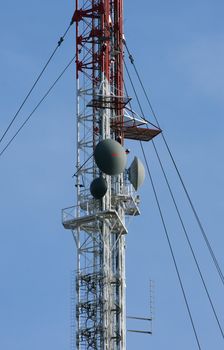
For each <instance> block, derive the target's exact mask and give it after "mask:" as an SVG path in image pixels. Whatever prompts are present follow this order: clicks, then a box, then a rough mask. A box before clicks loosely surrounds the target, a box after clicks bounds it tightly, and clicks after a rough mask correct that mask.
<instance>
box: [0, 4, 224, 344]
mask: <svg viewBox="0 0 224 350" xmlns="http://www.w3.org/2000/svg"><path fill="white" fill-rule="evenodd" d="M73 2H74V1H70V0H69V1H67V2H66V1H62V0H56V1H53V0H39V1H35V2H34V1H28V0H20V1H19V2H4V3H3V2H2V3H1V5H0V27H1V46H0V51H1V55H0V62H1V65H0V77H1V78H0V89H1V95H0V96H1V103H0V115H1V117H0V131H1V132H0V134H2V132H3V130H5V128H6V127H7V125H8V123H9V121H10V120H11V118H12V116H13V114H14V113H15V111H16V110H17V108H18V106H19V104H20V103H21V101H22V99H23V98H24V96H25V94H26V93H27V91H28V89H29V88H30V86H31V84H32V83H33V81H34V79H35V77H36V75H37V73H38V72H39V71H40V69H41V67H42V66H43V64H44V63H45V62H46V59H47V58H48V57H49V55H50V53H51V52H52V50H53V49H54V47H55V45H56V44H57V41H58V39H59V37H60V36H61V35H62V33H63V32H64V30H65V29H66V27H67V25H68V23H69V21H70V19H71V16H72V14H73V10H74V4H73ZM223 13H224V2H223V1H222V0H194V1H193V0H188V1H182V0H179V1H177V0H176V1H175V0H170V1H165V0H151V1H148V0H141V1H139V2H136V1H133V0H132V1H131V0H129V1H127V0H126V1H125V33H126V39H127V41H128V44H129V48H130V49H131V51H132V53H133V55H134V57H135V60H136V64H137V66H138V68H139V72H140V74H141V76H142V77H143V79H144V83H145V86H146V87H147V90H148V91H149V93H150V98H151V101H152V104H153V106H154V109H155V110H156V112H157V114H158V116H159V120H160V123H161V126H162V129H163V130H164V133H165V135H166V137H167V139H168V142H169V145H170V147H171V149H172V151H173V154H174V155H175V159H176V161H177V163H178V165H179V168H180V170H181V173H182V174H183V177H184V180H185V182H186V184H187V186H188V189H189V191H190V193H191V196H192V199H193V202H194V203H195V206H196V208H197V210H198V212H199V215H200V217H201V220H202V222H203V224H204V227H205V229H206V232H207V234H208V237H209V240H210V242H211V245H212V247H213V248H214V251H215V253H216V256H217V259H218V260H219V262H220V266H221V267H222V270H224V256H223V246H224V238H223V213H224V201H223V197H224V186H223V185H224V179H223V174H224V165H223V147H224V138H223V134H224V122H223V116H224V24H223ZM74 48H75V35H74V28H73V32H72V31H71V32H70V34H69V36H68V39H67V40H66V41H65V43H64V44H63V46H62V47H61V49H60V51H59V52H58V54H57V55H56V57H55V58H54V60H53V62H52V64H51V66H50V68H49V70H48V71H47V73H46V75H45V78H44V79H43V81H41V83H40V84H39V85H38V88H37V90H36V91H35V93H34V94H33V95H32V98H31V99H30V100H29V103H27V105H26V107H25V108H24V109H23V112H22V113H21V115H20V118H18V123H16V125H15V126H18V125H19V123H21V122H22V121H23V120H24V118H25V117H26V116H27V115H28V113H29V112H30V111H31V110H32V108H33V107H34V105H35V103H36V102H38V101H39V98H40V97H41V96H42V94H43V93H44V92H45V90H46V89H47V88H48V87H49V85H50V84H51V82H53V80H54V79H55V78H56V77H57V75H58V74H59V73H60V71H61V70H62V69H63V68H64V67H65V65H66V64H67V62H68V61H69V60H70V59H71V57H72V56H73V55H74ZM74 72H75V70H74V66H73V68H71V69H70V71H68V72H67V74H66V75H65V76H64V78H63V79H62V80H61V81H60V82H59V84H58V86H57V87H56V88H55V90H54V92H53V93H52V94H51V95H50V96H49V98H48V99H47V101H46V102H45V103H44V104H43V105H42V106H41V107H40V109H39V110H38V112H36V114H35V115H34V116H33V118H32V120H31V121H30V123H29V124H28V125H27V126H26V128H24V130H23V131H22V133H21V134H20V136H18V137H17V138H16V140H15V142H14V143H13V144H12V145H11V146H10V148H9V149H8V150H7V152H6V153H5V154H4V155H3V156H2V157H0V169H1V172H0V174H1V175H0V176H1V177H0V178H1V181H0V194H1V196H0V198H1V200H0V218H1V219H0V279H1V282H0V348H1V349H4V350H30V349H32V350H39V349H42V350H49V349H54V350H66V349H70V311H71V303H70V298H71V292H70V289H71V272H72V270H74V269H75V246H74V243H73V240H72V237H71V234H70V232H68V231H65V230H64V229H63V227H62V225H61V208H63V207H67V206H70V205H73V204H74V192H75V191H74V186H73V180H72V175H73V173H74V169H75V75H74ZM132 75H133V77H134V74H133V73H132ZM136 87H137V88H138V90H139V86H138V85H137V82H136ZM129 93H130V94H131V95H133V93H132V91H131V90H130V92H129ZM141 100H142V105H143V108H144V111H145V114H146V116H147V118H149V119H151V120H152V121H153V118H152V116H151V114H150V111H149V109H148V107H147V104H146V103H145V101H144V99H143V97H142V99H141ZM136 109H137V105H136ZM14 130H15V129H14ZM12 133H13V130H12ZM156 143H157V145H158V149H159V151H160V154H161V157H162V160H163V162H164V165H165V167H166V169H167V173H168V176H169V179H170V181H171V184H172V186H173V188H174V191H175V195H176V197H177V200H178V204H179V206H180V209H181V212H182V213H183V217H184V221H185V223H186V226H187V229H188V230H189V235H190V237H191V240H192V244H193V246H194V248H195V251H196V254H197V257H198V260H199V262H200V266H201V269H202V271H203V274H204V277H205V280H206V284H207V286H208V289H209V291H210V293H211V296H212V299H213V302H214V305H215V308H216V310H217V313H218V316H219V319H220V322H221V324H222V326H223V327H224V316H223V308H224V300H223V285H222V284H221V282H220V281H219V279H218V276H217V273H216V270H215V269H214V267H213V265H212V263H211V259H210V257H209V254H208V252H207V250H206V247H205V244H204V242H203V240H202V239H201V236H200V232H199V230H198V227H197V225H196V224H195V221H194V218H193V215H192V213H191V211H190V209H189V206H188V204H187V202H186V199H185V197H184V194H183V192H182V190H181V187H180V185H179V183H178V180H177V177H176V174H175V171H174V170H173V168H172V165H171V163H170V161H169V157H168V155H167V152H166V150H165V148H164V146H163V144H162V142H161V138H158V140H157V141H156ZM2 146H3V144H2ZM129 147H130V149H131V155H130V161H131V159H132V156H134V155H136V154H138V155H139V156H140V157H142V156H141V153H140V150H139V149H138V148H139V147H138V145H136V144H135V143H130V144H129ZM145 150H146V153H147V157H148V159H149V160H150V168H151V171H152V174H153V176H154V178H155V182H156V186H157V188H158V193H159V197H160V199H161V206H162V209H163V211H164V215H165V218H166V222H167V226H168V231H169V233H170V237H171V241H172V243H173V248H174V251H175V254H176V257H177V261H178V266H179V268H180V271H181V276H182V277H183V283H184V286H185V288H186V293H187V296H188V298H189V304H190V307H191V310H192V314H193V318H194V321H195V325H196V329H197V332H198V337H199V340H200V342H201V347H202V349H203V350H213V349H215V350H221V349H223V338H222V337H221V335H220V332H219V330H218V327H217V324H216V322H215V320H214V316H213V314H212V312H211V309H210V306H209V304H208V301H207V299H206V295H205V292H204V289H203V287H202V285H201V282H200V280H199V277H198V274H197V271H196V268H195V266H194V264H193V262H192V257H191V255H190V253H189V249H188V247H187V245H186V242H185V240H184V237H183V232H182V231H181V227H180V225H179V223H178V220H177V217H176V215H175V211H174V209H173V207H172V202H171V200H170V198H169V194H168V192H167V189H166V186H165V184H164V180H163V178H162V175H161V172H160V169H159V167H158V164H157V162H156V159H155V156H154V153H153V149H152V147H151V145H150V144H147V145H145ZM140 195H141V208H142V215H141V216H140V217H138V218H135V219H133V220H132V222H131V224H130V226H129V234H128V236H127V311H128V314H130V315H133V316H148V312H149V310H148V304H149V288H148V285H149V280H150V279H152V280H153V281H154V284H155V291H154V294H155V306H154V308H155V320H154V322H153V335H152V336H144V335H133V334H129V335H128V346H127V349H128V350H136V349H143V350H148V349H153V350H162V349H172V350H180V349H181V350H189V349H191V350H194V349H197V345H196V342H195V339H194V336H193V332H192V329H191V325H190V322H189V318H188V315H187V312H186V307H185V305H184V302H183V296H182V294H181V291H180V287H179V285H178V281H177V277H176V273H175V270H174V266H173V263H172V260H171V256H170V252H169V249H168V245H167V242H166V239H165V235H164V232H163V228H162V225H161V221H160V218H159V215H158V210H157V208H156V205H155V200H154V198H153V193H152V189H151V186H150V183H149V181H148V180H146V181H145V184H144V185H143V186H142V189H141V190H140ZM135 326H136V324H135ZM137 326H138V325H137ZM130 327H132V324H129V328H130Z"/></svg>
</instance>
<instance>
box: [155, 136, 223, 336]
mask: <svg viewBox="0 0 224 350" xmlns="http://www.w3.org/2000/svg"><path fill="white" fill-rule="evenodd" d="M152 143H153V147H154V150H155V153H156V156H157V159H158V161H159V164H160V167H161V170H162V173H163V176H164V178H165V181H166V184H167V187H168V189H169V192H170V195H171V197H172V200H173V204H174V206H175V209H176V212H177V215H178V217H179V220H180V223H181V226H182V229H183V231H184V234H185V237H186V240H187V243H188V245H189V248H190V251H191V253H192V256H193V259H194V262H195V264H196V266H197V270H198V273H199V275H200V278H201V281H202V283H203V286H204V289H205V292H206V294H207V297H208V300H209V303H210V305H211V308H212V311H213V314H214V317H215V319H216V322H217V324H218V327H219V330H220V332H221V335H222V337H223V339H224V332H223V329H222V326H221V324H220V321H219V319H218V316H217V313H216V310H215V307H214V305H213V302H212V299H211V296H210V293H209V291H208V288H207V286H206V283H205V280H204V277H203V275H202V272H201V269H200V266H199V263H198V260H197V258H196V255H195V252H194V249H193V247H192V244H191V241H190V238H189V235H188V233H187V230H186V227H185V225H184V222H183V218H182V216H181V213H180V211H179V209H178V206H177V202H176V200H175V197H174V194H173V191H172V189H171V186H170V183H169V180H168V178H167V175H166V173H165V170H164V167H163V164H162V161H161V158H160V156H159V154H158V151H157V148H156V146H155V142H154V141H152Z"/></svg>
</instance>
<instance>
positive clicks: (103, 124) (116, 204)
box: [63, 0, 155, 350]
mask: <svg viewBox="0 0 224 350" xmlns="http://www.w3.org/2000/svg"><path fill="white" fill-rule="evenodd" d="M73 22H75V24H76V82H77V163H76V174H75V179H76V183H75V186H76V190H77V193H76V194H77V196H76V197H77V203H76V205H75V206H73V207H70V208H66V209H64V210H63V225H64V227H65V228H66V229H70V230H72V234H73V237H74V239H75V242H76V247H77V273H76V282H75V284H76V327H75V328H76V334H75V335H74V334H73V336H74V337H75V338H74V348H76V349H77V350H82V349H97V350H126V308H125V306H126V302H125V288H126V284H125V235H126V234H127V229H126V224H125V222H126V219H127V218H128V217H130V216H133V215H139V208H138V203H139V197H138V196H137V195H136V194H135V191H134V187H135V189H137V188H138V184H137V183H136V184H134V182H136V181H135V179H134V182H132V183H133V184H134V185H133V186H134V187H133V186H132V185H131V183H130V182H129V181H128V171H127V170H125V164H126V152H125V150H124V148H123V145H124V139H125V138H129V139H130V138H131V139H139V137H140V136H139V135H140V134H139V130H137V129H139V128H138V127H137V126H136V121H135V120H134V119H133V118H132V119H131V117H130V116H127V112H125V106H126V105H127V103H128V102H129V101H130V98H128V97H125V96H124V88H123V81H124V79H123V54H124V53H123V40H124V38H123V0H76V9H75V12H74V15H73ZM125 118H126V119H127V118H129V119H128V120H129V122H128V123H129V124H128V125H129V126H130V120H131V123H132V125H131V127H126V126H125ZM133 123H134V124H133ZM143 124H144V122H143ZM136 132H137V134H136ZM148 132H149V129H144V133H143V132H142V135H143V137H144V138H145V137H146V135H147V134H148ZM140 133H141V132H140ZM150 135H151V134H150ZM154 136H155V135H154ZM150 138H152V135H151V136H150ZM105 140H106V141H105ZM140 168H141V166H140ZM138 169H139V162H138V161H136V162H135V164H134V166H133V167H132V170H135V171H134V172H137V173H138V171H139V170H138ZM129 173H130V171H129ZM132 173H133V171H132ZM129 175H130V174H129ZM132 177H133V176H132ZM143 177H144V176H143ZM134 178H135V176H134ZM129 179H130V176H129ZM130 181H131V180H130ZM139 181H140V180H139V179H137V182H139Z"/></svg>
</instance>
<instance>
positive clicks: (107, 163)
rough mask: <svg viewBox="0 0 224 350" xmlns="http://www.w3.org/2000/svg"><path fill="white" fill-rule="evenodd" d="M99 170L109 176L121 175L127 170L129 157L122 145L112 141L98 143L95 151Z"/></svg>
mask: <svg viewBox="0 0 224 350" xmlns="http://www.w3.org/2000/svg"><path fill="white" fill-rule="evenodd" d="M94 158H95V162H96V164H97V166H98V168H99V169H100V170H101V171H102V172H103V173H105V174H107V175H119V174H121V173H123V171H124V170H125V165H126V162H127V156H126V153H125V150H124V148H123V147H122V146H121V144H120V143H119V142H117V141H115V140H112V139H106V140H103V141H101V142H99V143H98V145H97V146H96V148H95V151H94Z"/></svg>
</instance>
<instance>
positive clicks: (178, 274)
mask: <svg viewBox="0 0 224 350" xmlns="http://www.w3.org/2000/svg"><path fill="white" fill-rule="evenodd" d="M124 66H125V70H126V72H127V74H128V77H129V80H130V83H131V85H132V88H133V90H134V94H135V97H136V99H137V101H138V104H139V108H140V110H141V113H142V117H143V119H144V113H143V109H142V106H141V103H140V100H139V98H138V95H137V91H136V89H135V87H134V84H133V81H132V79H131V76H130V73H129V71H128V68H127V65H126V63H125V61H124ZM124 88H125V91H126V94H127V87H126V85H125V84H124ZM127 95H128V94H127ZM140 145H141V149H142V153H143V157H144V160H145V164H146V168H147V172H148V175H149V178H150V182H151V185H152V189H153V193H154V196H155V200H156V203H157V207H158V210H159V214H160V218H161V221H162V225H163V228H164V232H165V235H166V239H167V242H168V245H169V249H170V253H171V256H172V259H173V263H174V266H175V270H176V273H177V277H178V281H179V284H180V287H181V291H182V294H183V297H184V301H185V305H186V308H187V312H188V315H189V318H190V322H191V325H192V328H193V332H194V335H195V339H196V342H197V345H198V348H199V349H201V346H200V342H199V339H198V335H197V332H196V328H195V325H194V321H193V317H192V314H191V310H190V306H189V304H188V301H187V296H186V293H185V289H184V286H183V283H182V278H181V276H180V272H179V269H178V266H177V262H176V258H175V255H174V251H173V248H172V244H171V241H170V238H169V234H168V230H167V227H166V223H165V220H164V217H163V213H162V209H161V206H160V203H159V198H158V195H157V192H156V188H155V185H154V181H153V178H152V175H151V172H150V170H149V164H148V161H147V159H146V155H145V151H144V148H143V145H142V141H140Z"/></svg>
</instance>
